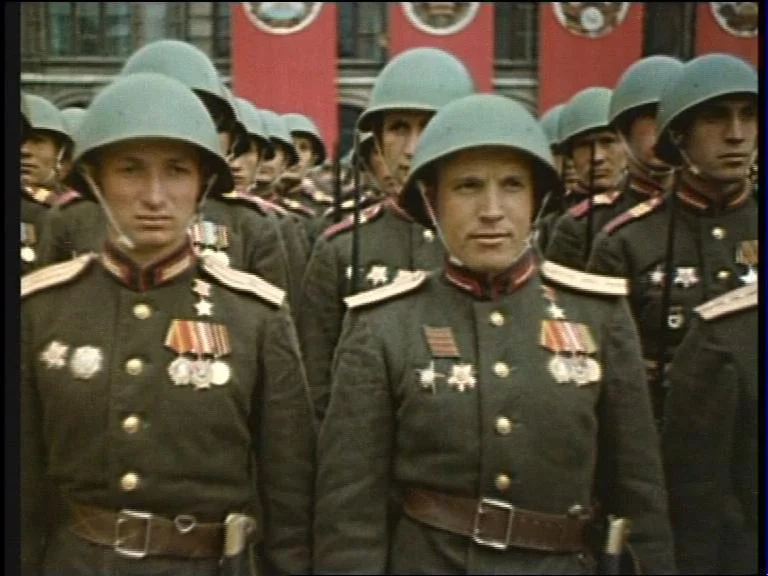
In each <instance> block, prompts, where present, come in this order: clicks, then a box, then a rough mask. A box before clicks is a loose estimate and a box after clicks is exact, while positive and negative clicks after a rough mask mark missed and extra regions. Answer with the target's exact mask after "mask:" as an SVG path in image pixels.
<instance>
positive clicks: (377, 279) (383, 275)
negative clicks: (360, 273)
mask: <svg viewBox="0 0 768 576" xmlns="http://www.w3.org/2000/svg"><path fill="white" fill-rule="evenodd" d="M365 279H366V280H368V282H370V283H371V284H373V286H374V287H376V286H381V285H383V284H386V283H387V281H388V280H389V278H388V276H387V267H386V266H371V270H370V272H368V275H367V276H366V277H365Z"/></svg>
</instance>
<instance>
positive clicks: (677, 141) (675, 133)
mask: <svg viewBox="0 0 768 576" xmlns="http://www.w3.org/2000/svg"><path fill="white" fill-rule="evenodd" d="M669 139H670V140H671V141H672V144H674V145H675V146H682V144H683V140H684V137H683V133H682V132H680V131H679V130H670V131H669Z"/></svg>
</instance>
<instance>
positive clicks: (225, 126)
mask: <svg viewBox="0 0 768 576" xmlns="http://www.w3.org/2000/svg"><path fill="white" fill-rule="evenodd" d="M138 72H155V73H159V74H165V75H166V76H170V77H172V78H175V79H177V80H179V81H180V82H182V83H183V84H184V85H185V86H187V87H188V88H189V89H191V90H192V91H193V92H194V93H195V94H196V95H197V97H198V98H199V99H200V100H201V101H202V102H203V104H204V105H205V107H206V109H207V110H208V112H209V114H210V115H211V117H212V119H213V120H214V123H215V124H216V129H217V131H218V134H219V142H220V146H221V149H222V151H223V152H224V153H225V154H227V155H230V154H232V155H235V156H237V155H239V154H240V153H242V152H243V151H245V150H246V149H247V147H248V146H249V138H248V137H247V135H245V137H243V136H242V131H243V128H242V127H241V126H238V125H239V124H241V123H240V122H238V120H237V115H236V111H235V110H234V107H233V105H232V104H230V102H229V98H228V95H227V93H226V91H225V89H224V86H223V84H222V83H221V80H220V79H219V77H218V74H217V72H216V68H215V67H214V65H213V63H212V62H211V60H210V59H209V58H208V56H206V55H205V53H204V52H202V51H201V50H200V49H199V48H197V47H195V46H192V45H191V44H188V43H186V42H181V41H178V40H159V41H157V42H152V43H150V44H147V45H145V46H143V47H142V48H140V49H139V50H137V51H136V52H134V53H133V54H132V55H131V57H130V58H128V60H127V61H126V63H125V64H124V66H123V69H122V70H121V72H120V73H121V75H129V74H135V73H138ZM228 192H229V191H228ZM86 202H91V204H90V205H88V204H86ZM70 204H71V205H69V204H68V205H64V206H61V209H60V213H61V218H60V220H61V222H58V223H55V222H54V223H50V225H49V228H50V232H46V235H47V236H49V238H46V239H45V242H44V243H45V254H46V260H45V261H46V263H51V262H59V261H62V260H65V259H67V258H71V257H72V256H73V255H75V254H82V253H85V252H88V251H94V250H99V249H100V247H101V244H102V242H103V231H104V229H105V227H104V225H103V221H100V220H99V219H101V218H103V215H102V214H101V213H100V211H99V210H98V207H95V206H93V204H92V201H89V200H86V199H78V200H77V201H76V202H72V203H70ZM52 218H53V215H52ZM190 235H191V236H192V239H193V242H194V246H195V250H197V251H199V252H200V253H205V254H211V255H213V256H214V257H216V258H219V259H220V260H221V262H222V263H225V264H227V265H229V266H231V267H233V268H237V269H239V270H244V271H247V272H250V273H253V274H256V275H258V276H261V277H262V278H264V279H265V280H267V281H269V282H271V283H272V284H275V285H276V286H279V287H280V288H283V289H286V290H287V289H288V287H289V281H288V269H287V262H286V257H285V249H284V248H282V246H281V240H280V236H279V231H278V229H277V227H276V225H275V224H274V222H272V221H270V220H269V219H267V218H265V217H264V216H263V215H261V214H260V213H259V212H258V211H256V210H254V208H253V207H252V206H249V205H246V204H244V203H243V202H241V201H239V199H238V198H237V197H234V198H233V197H229V196H225V195H223V194H215V195H212V196H209V197H207V198H206V199H205V202H204V204H203V205H202V206H201V209H200V213H199V221H196V222H194V223H193V224H192V226H191V228H190Z"/></svg>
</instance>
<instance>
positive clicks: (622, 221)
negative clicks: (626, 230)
mask: <svg viewBox="0 0 768 576" xmlns="http://www.w3.org/2000/svg"><path fill="white" fill-rule="evenodd" d="M664 202H665V200H664V197H663V196H656V197H654V198H651V199H649V200H646V201H645V202H640V203H639V204H636V205H635V206H633V207H632V208H630V209H629V210H625V211H624V212H622V213H621V214H619V215H618V216H616V217H615V218H613V219H612V220H610V221H609V222H608V224H606V225H605V226H604V227H603V232H605V233H606V234H608V235H612V234H614V233H616V232H617V231H618V230H620V229H621V228H623V227H624V226H626V225H627V224H629V223H630V222H638V221H640V220H642V219H643V218H645V217H646V216H648V215H649V214H652V213H654V212H656V211H658V210H659V209H660V208H661V207H662V206H663V205H664Z"/></svg>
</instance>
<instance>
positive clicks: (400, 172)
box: [381, 110, 432, 190]
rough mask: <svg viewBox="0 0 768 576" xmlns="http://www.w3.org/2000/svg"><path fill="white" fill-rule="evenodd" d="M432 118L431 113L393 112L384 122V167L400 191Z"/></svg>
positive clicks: (382, 143)
mask: <svg viewBox="0 0 768 576" xmlns="http://www.w3.org/2000/svg"><path fill="white" fill-rule="evenodd" d="M431 117H432V113H431V112H414V111H407V110H402V111H398V110H395V111H392V112H387V113H386V114H385V115H384V118H383V120H382V129H381V154H382V159H383V160H384V165H385V167H386V169H387V170H388V171H389V173H390V176H391V177H392V178H393V179H394V180H395V183H396V184H397V189H398V190H400V189H401V188H402V187H403V184H404V183H405V181H406V179H407V177H408V173H409V172H410V171H411V160H412V159H413V152H414V150H416V143H417V142H418V141H419V138H420V137H421V133H422V132H423V131H424V127H425V126H426V125H427V122H429V120H430V118H431Z"/></svg>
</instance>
